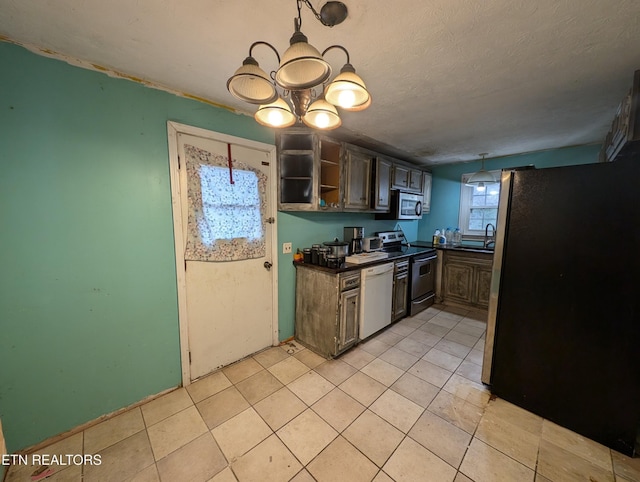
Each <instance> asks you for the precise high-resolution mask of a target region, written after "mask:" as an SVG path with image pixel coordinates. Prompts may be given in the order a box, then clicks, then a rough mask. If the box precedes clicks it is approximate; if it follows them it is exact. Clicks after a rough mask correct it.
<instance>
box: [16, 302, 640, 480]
mask: <svg viewBox="0 0 640 482" xmlns="http://www.w3.org/2000/svg"><path fill="white" fill-rule="evenodd" d="M482 318H483V316H482V315H479V314H477V313H473V312H467V311H461V310H451V309H447V308H445V307H443V306H435V307H431V308H429V309H428V310H426V311H424V312H422V313H420V314H419V315H418V316H416V317H414V318H406V319H404V320H402V321H401V322H399V323H397V324H395V325H393V326H391V327H389V328H388V329H386V330H385V331H383V332H381V333H379V334H378V335H377V336H375V337H374V338H373V339H370V340H368V341H367V342H366V343H362V344H360V345H359V346H357V347H356V348H354V349H352V350H350V351H349V352H347V353H345V354H344V355H343V356H341V357H339V358H338V359H336V360H331V361H327V360H325V359H323V358H321V357H319V356H317V355H316V354H314V353H313V352H311V351H310V350H307V349H304V348H302V347H301V346H299V345H298V344H295V343H292V344H285V345H283V346H280V347H274V348H269V349H267V350H265V351H262V352H260V353H258V354H255V355H254V356H252V357H249V358H247V359H245V360H242V361H240V362H238V363H235V364H233V365H231V366H228V367H226V368H223V369H222V370H220V371H218V372H216V373H213V374H211V375H209V376H207V377H206V378H204V379H201V380H199V381H197V382H196V383H194V384H192V385H190V386H189V387H187V388H186V389H184V388H181V389H178V390H175V391H173V392H171V393H169V394H167V395H165V396H163V397H161V398H158V399H156V400H154V401H152V402H149V403H147V404H145V405H143V406H141V407H138V408H135V409H132V410H130V411H128V412H126V413H123V414H121V415H118V416H116V417H114V418H112V419H110V420H108V421H105V422H102V423H100V424H99V425H95V426H93V427H91V428H89V429H87V430H85V431H84V432H81V433H78V434H76V435H73V436H71V437H69V438H66V439H64V440H62V441H60V442H58V443H56V444H54V445H51V446H49V447H47V448H45V449H43V450H41V451H40V452H42V453H49V454H78V453H85V454H100V455H101V456H102V464H101V465H100V466H89V465H87V466H84V467H81V466H77V467H76V466H71V467H62V466H61V467H53V469H54V470H55V473H54V474H53V475H52V476H50V477H48V478H47V479H45V480H48V481H80V480H84V481H137V482H142V481H159V480H161V481H170V482H174V481H177V482H183V481H184V482H197V481H204V482H206V481H209V482H227V481H240V482H244V481H260V482H263V481H276V482H280V481H288V480H292V481H295V482H305V481H314V480H316V481H330V482H336V481H341V482H342V481H344V482H352V481H353V482H358V481H376V482H383V481H398V482H400V481H420V482H428V481H435V482H446V481H455V482H468V481H475V482H485V481H486V482H499V481H518V482H519V481H536V482H546V481H592V482H596V481H597V482H604V481H619V482H624V481H640V459H637V458H636V459H629V458H627V457H624V456H622V455H620V454H618V453H616V452H613V451H611V450H609V449H608V448H606V447H604V446H602V445H600V444H598V443H595V442H593V441H591V440H588V439H585V438H584V437H581V436H580V435H577V434H575V433H573V432H571V431H569V430H566V429H564V428H562V427H559V426H558V425H555V424H553V423H551V422H549V421H547V420H543V419H542V418H540V417H538V416H536V415H533V414H531V413H529V412H527V411H525V410H522V409H521V408H518V407H516V406H514V405H512V404H510V403H507V402H505V401H503V400H500V399H495V400H491V399H490V394H489V392H488V391H487V390H486V388H485V387H484V386H483V385H482V384H481V383H480V369H481V364H482V349H483V345H484V332H485V326H486V324H485V322H484V320H483V319H482ZM33 470H34V467H28V466H15V467H12V468H11V470H9V472H8V476H7V482H14V481H23V480H25V481H26V480H30V474H31V472H33Z"/></svg>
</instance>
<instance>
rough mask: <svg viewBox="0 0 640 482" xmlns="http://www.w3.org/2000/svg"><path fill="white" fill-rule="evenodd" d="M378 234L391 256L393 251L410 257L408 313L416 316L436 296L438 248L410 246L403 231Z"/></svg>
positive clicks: (397, 294)
mask: <svg viewBox="0 0 640 482" xmlns="http://www.w3.org/2000/svg"><path fill="white" fill-rule="evenodd" d="M377 234H378V236H379V237H380V238H381V239H382V243H383V248H384V251H386V252H387V253H389V254H390V256H392V255H393V253H400V254H402V255H405V256H407V257H408V259H409V289H408V290H407V291H408V300H407V305H408V307H407V314H408V315H409V316H414V315H415V314H417V313H420V312H421V311H422V310H424V309H426V308H428V307H429V306H431V305H432V304H433V303H434V302H435V296H436V295H435V285H436V283H435V276H436V263H437V255H436V250H435V249H433V248H418V247H414V246H410V245H409V244H408V243H407V242H406V239H405V237H404V234H403V233H402V231H385V232H380V233H377ZM394 296H395V297H397V296H399V293H394ZM396 304H397V302H396ZM396 319H398V318H396Z"/></svg>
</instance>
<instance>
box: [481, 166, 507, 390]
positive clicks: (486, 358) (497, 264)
mask: <svg viewBox="0 0 640 482" xmlns="http://www.w3.org/2000/svg"><path fill="white" fill-rule="evenodd" d="M513 174H514V171H513V170H503V171H502V175H501V177H500V201H499V204H498V223H497V224H498V226H497V229H496V232H495V247H494V251H493V265H492V268H491V287H490V290H489V310H488V314H487V335H486V339H485V342H484V354H483V359H482V375H481V380H482V383H484V384H486V385H491V367H492V363H493V353H494V350H493V347H494V341H495V332H496V320H497V316H498V296H499V292H500V273H501V271H502V256H503V253H504V245H505V231H506V227H507V224H508V221H509V204H510V199H511V189H512V186H513Z"/></svg>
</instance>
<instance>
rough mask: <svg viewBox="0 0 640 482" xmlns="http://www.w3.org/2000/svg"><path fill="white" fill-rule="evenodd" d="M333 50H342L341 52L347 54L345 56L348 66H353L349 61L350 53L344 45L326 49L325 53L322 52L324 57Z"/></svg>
mask: <svg viewBox="0 0 640 482" xmlns="http://www.w3.org/2000/svg"><path fill="white" fill-rule="evenodd" d="M331 49H340V50H342V51H343V52H344V53H345V55H346V56H347V64H349V65H351V62H350V60H349V52H348V51H347V49H345V48H344V47H343V46H342V45H331V46H330V47H327V48H326V49H324V52H322V56H323V57H324V55H325V54H326V53H327V52H328V51H329V50H331Z"/></svg>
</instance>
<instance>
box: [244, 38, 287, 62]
mask: <svg viewBox="0 0 640 482" xmlns="http://www.w3.org/2000/svg"><path fill="white" fill-rule="evenodd" d="M256 45H266V46H267V47H270V48H271V50H273V52H274V53H275V54H276V57H277V58H278V64H279V63H280V54H279V53H278V51H277V50H276V48H275V47H274V46H273V45H271V44H270V43H269V42H264V41H263V40H258V41H257V42H253V43H252V44H251V47H249V57H252V58H253V53H252V52H253V47H255V46H256Z"/></svg>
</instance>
